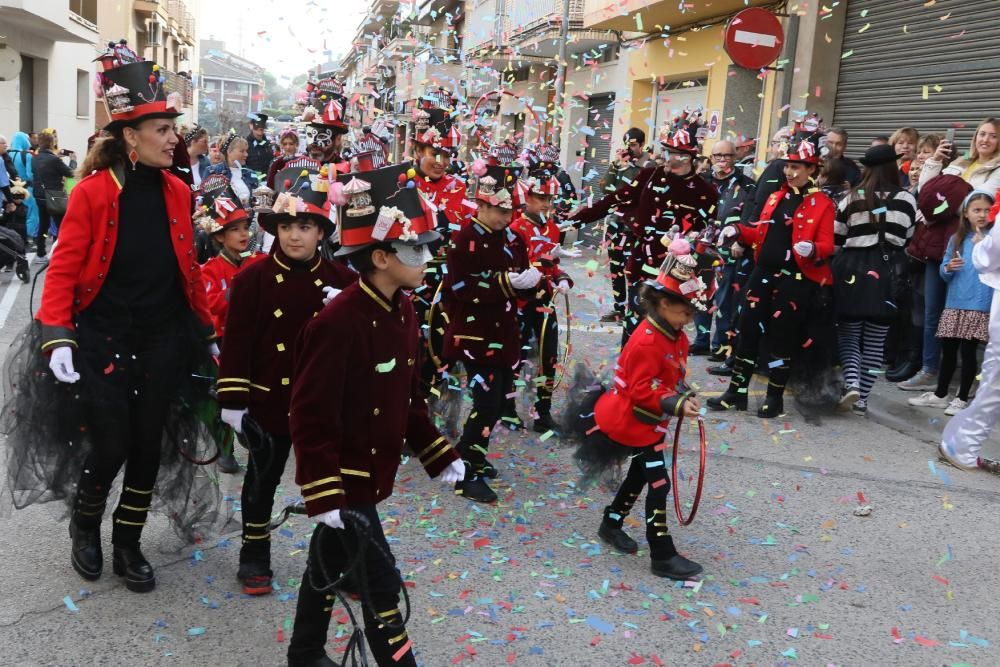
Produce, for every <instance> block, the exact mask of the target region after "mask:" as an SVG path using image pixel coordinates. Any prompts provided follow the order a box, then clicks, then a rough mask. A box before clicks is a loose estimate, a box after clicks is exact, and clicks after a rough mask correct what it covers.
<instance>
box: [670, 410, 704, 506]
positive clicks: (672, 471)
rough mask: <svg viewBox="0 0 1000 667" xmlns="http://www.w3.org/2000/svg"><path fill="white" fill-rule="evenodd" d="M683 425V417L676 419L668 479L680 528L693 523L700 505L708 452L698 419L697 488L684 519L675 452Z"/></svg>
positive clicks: (702, 425)
mask: <svg viewBox="0 0 1000 667" xmlns="http://www.w3.org/2000/svg"><path fill="white" fill-rule="evenodd" d="M683 423H684V418H683V417H678V418H677V427H676V428H675V429H674V453H673V455H672V457H671V461H670V479H671V482H673V485H674V489H673V491H674V513H676V514H677V520H678V521H679V522H680V524H681V525H682V526H688V525H690V524H691V522H692V521H694V516H695V514H697V513H698V506H699V505H700V504H701V490H702V488H703V487H704V485H705V455H706V452H707V450H708V445H707V443H706V442H705V420H704V419H701V418H700V417H699V418H698V437H699V439H700V440H701V454H700V457H699V458H700V459H701V465H700V466H699V467H698V486H697V487H695V492H694V503H692V505H691V514H689V515H688V516H687V518H686V519H685V518H684V514H683V513H682V512H681V499H680V494H678V493H677V491H678V485H677V481H678V480H677V451H678V450H679V449H680V444H681V425H682V424H683Z"/></svg>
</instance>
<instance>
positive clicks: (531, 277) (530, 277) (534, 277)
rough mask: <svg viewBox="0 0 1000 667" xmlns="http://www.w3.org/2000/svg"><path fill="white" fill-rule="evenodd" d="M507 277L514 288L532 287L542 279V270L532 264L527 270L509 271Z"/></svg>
mask: <svg viewBox="0 0 1000 667" xmlns="http://www.w3.org/2000/svg"><path fill="white" fill-rule="evenodd" d="M507 277H508V278H510V285H511V287H513V288H514V289H531V288H532V287H534V286H535V285H537V284H538V281H539V280H541V279H542V272H541V271H539V270H538V269H536V268H535V267H533V266H532V267H530V268H529V269H528V270H527V271H522V272H520V273H508V274H507Z"/></svg>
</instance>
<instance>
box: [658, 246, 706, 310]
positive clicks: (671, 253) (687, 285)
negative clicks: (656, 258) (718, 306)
mask: <svg viewBox="0 0 1000 667" xmlns="http://www.w3.org/2000/svg"><path fill="white" fill-rule="evenodd" d="M720 265H721V262H720V258H719V254H718V252H717V251H716V250H715V248H714V247H713V246H712V245H710V244H708V243H705V242H703V241H696V242H695V245H693V246H692V244H691V242H690V241H689V240H688V239H686V238H684V237H682V236H678V237H677V238H674V239H672V240H671V241H670V243H669V244H668V245H667V256H666V258H665V259H664V260H663V264H662V265H661V266H660V271H659V273H658V274H657V276H656V280H651V281H648V283H647V284H649V285H651V286H653V287H655V288H657V289H663V290H667V291H669V292H672V293H673V294H676V295H677V296H681V297H683V298H685V299H688V300H689V301H690V302H691V303H692V305H694V307H695V308H697V309H698V310H708V308H709V306H710V305H711V302H712V297H713V296H714V295H715V288H716V283H715V272H716V268H717V267H718V266H720Z"/></svg>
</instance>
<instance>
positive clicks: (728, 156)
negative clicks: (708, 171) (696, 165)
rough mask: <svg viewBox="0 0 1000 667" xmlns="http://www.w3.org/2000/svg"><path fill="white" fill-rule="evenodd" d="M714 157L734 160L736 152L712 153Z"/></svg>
mask: <svg viewBox="0 0 1000 667" xmlns="http://www.w3.org/2000/svg"><path fill="white" fill-rule="evenodd" d="M712 157H714V158H718V159H720V160H732V159H733V158H734V157H736V154H735V153H712Z"/></svg>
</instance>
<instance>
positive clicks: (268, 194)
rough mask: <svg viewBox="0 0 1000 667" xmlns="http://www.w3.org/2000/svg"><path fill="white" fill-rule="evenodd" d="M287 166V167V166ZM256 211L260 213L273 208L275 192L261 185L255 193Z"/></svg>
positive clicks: (255, 189)
mask: <svg viewBox="0 0 1000 667" xmlns="http://www.w3.org/2000/svg"><path fill="white" fill-rule="evenodd" d="M286 166H287V165H286ZM253 201H254V207H253V208H254V210H255V211H257V212H258V213H259V212H261V211H266V210H267V209H269V208H271V205H272V204H273V203H274V190H272V189H271V188H269V187H267V185H266V184H264V183H261V184H260V185H258V186H257V187H256V188H254V191H253Z"/></svg>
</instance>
